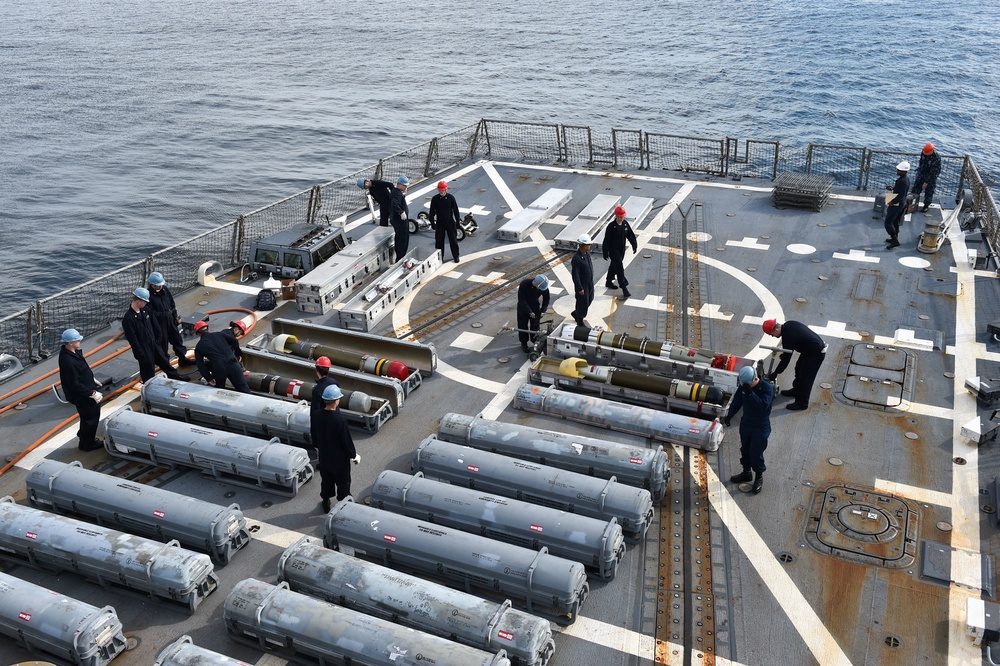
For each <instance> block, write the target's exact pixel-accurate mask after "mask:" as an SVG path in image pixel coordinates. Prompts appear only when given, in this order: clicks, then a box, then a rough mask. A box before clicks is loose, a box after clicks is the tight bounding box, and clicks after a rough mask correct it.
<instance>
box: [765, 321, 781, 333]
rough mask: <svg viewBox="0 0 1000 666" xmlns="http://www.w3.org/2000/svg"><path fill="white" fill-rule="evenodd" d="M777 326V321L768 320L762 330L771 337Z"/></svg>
mask: <svg viewBox="0 0 1000 666" xmlns="http://www.w3.org/2000/svg"><path fill="white" fill-rule="evenodd" d="M777 325H778V322H777V321H775V320H774V319H768V320H767V321H765V322H764V323H763V324H761V328H762V329H764V332H765V333H767V334H768V335H771V333H773V332H774V327H775V326H777Z"/></svg>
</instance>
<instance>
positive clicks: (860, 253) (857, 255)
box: [833, 250, 882, 264]
mask: <svg viewBox="0 0 1000 666" xmlns="http://www.w3.org/2000/svg"><path fill="white" fill-rule="evenodd" d="M833 258H834V259H846V260H847V261H861V262H864V263H868V264H877V263H878V262H880V261H882V260H881V259H879V258H878V257H869V256H868V255H867V254H865V251H864V250H850V251H848V253H847V254H844V253H843V252H834V253H833Z"/></svg>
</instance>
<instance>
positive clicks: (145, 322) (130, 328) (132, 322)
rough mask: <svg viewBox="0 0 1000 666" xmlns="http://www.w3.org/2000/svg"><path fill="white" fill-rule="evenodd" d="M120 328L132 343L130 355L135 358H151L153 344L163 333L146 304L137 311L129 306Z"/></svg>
mask: <svg viewBox="0 0 1000 666" xmlns="http://www.w3.org/2000/svg"><path fill="white" fill-rule="evenodd" d="M122 330H123V331H125V339H126V340H128V343H129V344H130V345H132V356H135V357H136V358H137V359H140V358H150V359H151V358H153V346H154V345H155V344H156V341H157V340H159V339H160V338H161V336H162V335H163V334H162V332H161V331H160V325H159V324H158V323H157V321H156V317H154V316H153V313H152V311H151V310H150V309H149V306H148V305H147V306H146V307H144V308H142V309H141V310H139V311H138V312H136V311H135V310H133V309H132V307H131V306H129V308H128V310H126V311H125V316H124V317H122Z"/></svg>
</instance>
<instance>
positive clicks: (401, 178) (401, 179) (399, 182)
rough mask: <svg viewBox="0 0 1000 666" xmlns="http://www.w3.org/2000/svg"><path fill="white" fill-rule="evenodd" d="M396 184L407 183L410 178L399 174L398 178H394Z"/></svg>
mask: <svg viewBox="0 0 1000 666" xmlns="http://www.w3.org/2000/svg"><path fill="white" fill-rule="evenodd" d="M396 184H397V185H409V184H410V179H409V178H407V177H406V176H400V177H399V178H397V179H396Z"/></svg>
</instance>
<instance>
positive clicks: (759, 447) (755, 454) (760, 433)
mask: <svg viewBox="0 0 1000 666" xmlns="http://www.w3.org/2000/svg"><path fill="white" fill-rule="evenodd" d="M739 385H740V386H739V389H737V391H736V394H735V395H734V396H733V402H732V403H731V404H730V405H729V411H728V412H726V417H725V418H724V419H722V425H724V426H725V427H727V428H728V427H729V424H730V423H731V421H732V418H733V417H734V416H736V413H737V412H739V411H740V409H742V410H743V416H742V417H741V418H740V464H741V465H743V472H742V473H740V474H736V475H734V476H731V477H730V478H729V480H730V481H732V482H733V483H747V482H749V481H753V487H752V488H751V490H750V492H752V493H753V494H754V495H756V494H757V493H759V492H760V491H761V489H763V487H764V471H765V470H766V469H767V466H766V465H765V464H764V450H765V449H767V438H768V437H770V436H771V403H772V402H773V401H774V388H773V387H772V386H771V384H770V383H768V382H766V381H762V380H761V379H760V377H758V376H757V373H756V372H755V371H754V369H753V368H752V367H749V366H747V367H745V368H740V375H739Z"/></svg>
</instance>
